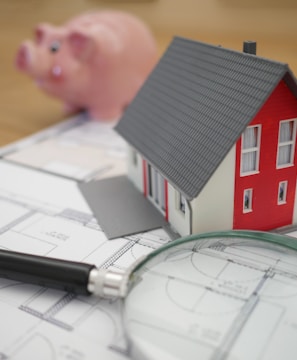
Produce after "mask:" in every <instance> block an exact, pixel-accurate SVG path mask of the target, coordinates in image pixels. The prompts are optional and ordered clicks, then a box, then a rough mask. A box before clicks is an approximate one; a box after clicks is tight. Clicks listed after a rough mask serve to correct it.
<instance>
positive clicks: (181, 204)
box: [176, 191, 186, 214]
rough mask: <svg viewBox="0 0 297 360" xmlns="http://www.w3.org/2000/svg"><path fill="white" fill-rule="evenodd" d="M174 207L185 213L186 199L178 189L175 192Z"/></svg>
mask: <svg viewBox="0 0 297 360" xmlns="http://www.w3.org/2000/svg"><path fill="white" fill-rule="evenodd" d="M176 207H177V210H179V211H180V212H181V213H183V214H185V213H186V199H185V197H184V196H183V195H182V194H181V193H180V192H179V191H177V192H176Z"/></svg>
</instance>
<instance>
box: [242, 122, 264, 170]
mask: <svg viewBox="0 0 297 360" xmlns="http://www.w3.org/2000/svg"><path fill="white" fill-rule="evenodd" d="M251 128H257V129H258V133H257V139H256V146H253V147H250V148H247V149H244V148H243V145H244V133H243V134H242V135H241V156H240V175H241V176H248V175H252V174H257V173H259V158H260V139H261V125H260V124H259V125H253V126H248V127H247V128H246V130H247V129H251ZM248 153H256V158H255V169H254V170H248V171H245V170H243V163H244V161H243V157H244V154H248Z"/></svg>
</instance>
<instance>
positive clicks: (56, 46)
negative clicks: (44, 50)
mask: <svg viewBox="0 0 297 360" xmlns="http://www.w3.org/2000/svg"><path fill="white" fill-rule="evenodd" d="M59 49H60V43H59V41H54V42H53V43H52V44H51V46H50V51H51V52H53V53H54V52H57V51H58V50H59Z"/></svg>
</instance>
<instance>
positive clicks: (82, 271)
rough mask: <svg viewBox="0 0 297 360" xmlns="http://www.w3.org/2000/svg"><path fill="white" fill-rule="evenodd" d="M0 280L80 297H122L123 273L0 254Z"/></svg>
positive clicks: (64, 261)
mask: <svg viewBox="0 0 297 360" xmlns="http://www.w3.org/2000/svg"><path fill="white" fill-rule="evenodd" d="M0 277H2V278H6V279H10V280H16V281H21V282H25V283H30V284H35V285H39V286H42V287H47V288H54V289H59V290H63V291H67V292H72V293H75V294H81V295H91V294H94V295H98V296H101V297H107V298H109V297H113V296H119V297H122V296H124V292H125V291H126V285H125V284H122V283H123V282H125V281H124V280H123V279H126V276H125V274H124V273H123V272H115V271H108V270H105V269H98V268H96V266H94V265H90V264H86V263H81V262H76V261H67V260H61V259H54V258H49V257H45V256H38V255H31V254H25V253H19V252H14V251H7V250H0Z"/></svg>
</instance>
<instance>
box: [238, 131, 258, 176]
mask: <svg viewBox="0 0 297 360" xmlns="http://www.w3.org/2000/svg"><path fill="white" fill-rule="evenodd" d="M259 152H260V126H249V127H247V128H246V130H245V131H244V133H243V134H242V145H241V174H242V175H248V174H250V173H254V172H257V171H258V170H259Z"/></svg>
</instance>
